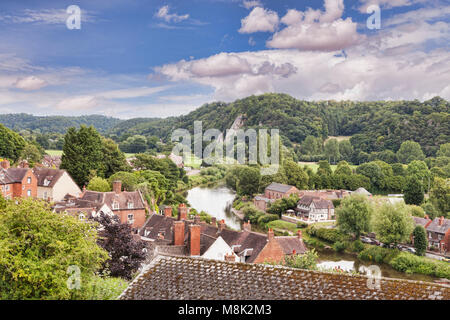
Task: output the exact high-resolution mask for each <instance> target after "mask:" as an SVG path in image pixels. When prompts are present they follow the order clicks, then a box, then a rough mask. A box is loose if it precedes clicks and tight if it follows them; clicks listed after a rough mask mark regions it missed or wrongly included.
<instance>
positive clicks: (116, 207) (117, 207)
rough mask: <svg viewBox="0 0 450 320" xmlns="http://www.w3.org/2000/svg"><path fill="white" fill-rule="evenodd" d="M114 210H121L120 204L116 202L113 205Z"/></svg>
mask: <svg viewBox="0 0 450 320" xmlns="http://www.w3.org/2000/svg"><path fill="white" fill-rule="evenodd" d="M112 208H113V210H119V202H117V201H114V202H113V204H112Z"/></svg>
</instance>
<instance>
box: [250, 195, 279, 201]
mask: <svg viewBox="0 0 450 320" xmlns="http://www.w3.org/2000/svg"><path fill="white" fill-rule="evenodd" d="M254 199H255V200H256V201H265V202H274V201H275V200H276V199H269V198H266V197H264V196H255V198H254Z"/></svg>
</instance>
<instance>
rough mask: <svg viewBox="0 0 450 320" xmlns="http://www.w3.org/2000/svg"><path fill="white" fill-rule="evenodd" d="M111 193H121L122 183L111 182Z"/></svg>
mask: <svg viewBox="0 0 450 320" xmlns="http://www.w3.org/2000/svg"><path fill="white" fill-rule="evenodd" d="M113 191H114V192H115V193H117V194H119V193H121V192H122V181H118V180H117V181H114V182H113Z"/></svg>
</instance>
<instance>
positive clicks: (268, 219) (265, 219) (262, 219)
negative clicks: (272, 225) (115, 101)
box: [258, 214, 279, 227]
mask: <svg viewBox="0 0 450 320" xmlns="http://www.w3.org/2000/svg"><path fill="white" fill-rule="evenodd" d="M278 218H279V217H278V215H276V214H265V215H262V216H260V217H259V218H258V225H259V226H260V227H264V226H265V225H266V224H267V223H269V222H271V221H275V220H278Z"/></svg>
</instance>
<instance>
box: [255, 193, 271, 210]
mask: <svg viewBox="0 0 450 320" xmlns="http://www.w3.org/2000/svg"><path fill="white" fill-rule="evenodd" d="M274 201H275V199H269V198H266V197H263V196H259V195H258V196H255V197H254V198H253V204H254V205H255V207H256V208H258V209H259V210H261V211H264V212H266V211H267V209H268V208H269V206H270V204H271V203H273V202H274Z"/></svg>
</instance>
